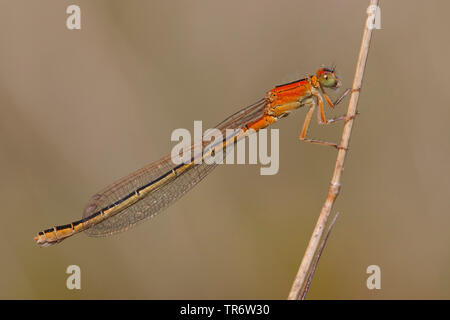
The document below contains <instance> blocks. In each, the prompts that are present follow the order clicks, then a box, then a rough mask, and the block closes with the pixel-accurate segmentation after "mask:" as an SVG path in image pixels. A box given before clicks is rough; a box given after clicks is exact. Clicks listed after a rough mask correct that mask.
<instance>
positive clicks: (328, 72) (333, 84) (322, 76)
mask: <svg viewBox="0 0 450 320" xmlns="http://www.w3.org/2000/svg"><path fill="white" fill-rule="evenodd" d="M317 79H318V80H319V82H320V84H321V85H322V87H325V88H331V89H337V88H339V87H340V86H341V81H340V80H339V78H338V77H337V75H336V73H335V72H334V67H333V68H332V69H329V68H320V69H319V70H317Z"/></svg>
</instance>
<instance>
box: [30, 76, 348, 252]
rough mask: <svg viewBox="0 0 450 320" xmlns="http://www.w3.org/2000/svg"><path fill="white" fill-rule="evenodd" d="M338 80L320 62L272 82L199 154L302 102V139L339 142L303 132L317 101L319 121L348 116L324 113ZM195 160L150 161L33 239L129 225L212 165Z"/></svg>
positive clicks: (50, 240) (55, 239) (44, 242)
mask: <svg viewBox="0 0 450 320" xmlns="http://www.w3.org/2000/svg"><path fill="white" fill-rule="evenodd" d="M340 85H341V82H340V80H339V79H338V77H337V76H336V73H335V70H334V68H333V69H329V68H320V69H319V70H318V71H317V72H316V74H315V75H312V76H310V75H308V76H307V77H306V78H304V79H300V80H296V81H293V82H290V83H287V84H283V85H279V86H276V87H275V88H273V89H272V90H270V91H268V92H267V94H266V96H265V97H264V98H263V99H261V100H259V101H257V102H256V103H254V104H252V105H250V106H248V107H246V108H244V109H242V110H240V111H238V112H236V113H235V114H233V115H232V116H230V117H228V118H227V119H226V120H225V121H223V122H221V123H220V124H219V125H217V126H216V128H217V129H218V130H220V131H221V132H222V133H225V131H226V129H234V132H236V134H234V135H233V136H231V137H230V136H228V137H227V136H225V138H224V139H223V141H219V142H218V143H217V144H215V145H214V146H213V147H212V148H211V147H210V148H208V149H207V150H206V149H205V150H203V152H201V154H200V155H198V157H203V158H205V157H208V156H211V155H212V154H213V153H215V152H217V151H218V150H224V149H226V146H227V145H228V144H230V143H235V142H236V141H238V140H239V139H242V138H244V137H245V136H247V135H248V134H249V133H250V132H253V130H254V131H258V130H260V129H262V128H266V127H268V126H269V125H271V124H273V123H274V122H276V121H278V120H279V119H281V118H284V117H286V116H287V115H289V113H290V112H291V111H293V110H295V109H298V108H300V107H309V110H308V112H307V115H306V118H305V120H304V123H303V127H302V130H301V132H300V139H301V140H303V141H307V142H311V143H316V144H322V145H328V146H332V147H336V148H338V146H337V145H336V144H334V143H330V142H326V141H320V140H314V139H308V138H306V134H307V131H308V127H309V124H310V121H311V118H312V116H313V113H314V110H316V108H317V107H318V108H317V121H318V122H319V123H320V124H330V123H333V122H336V121H338V120H345V119H346V117H345V116H342V117H338V118H335V119H330V120H326V119H325V113H324V100H325V101H326V103H327V104H328V105H329V106H330V108H333V107H334V106H335V105H336V104H338V103H339V102H340V101H341V100H342V99H343V98H344V97H345V96H346V95H347V94H348V93H349V92H350V89H347V90H346V91H345V92H344V94H343V95H342V96H341V97H340V98H339V99H338V100H336V101H335V102H334V103H333V102H332V101H331V100H330V98H329V97H328V95H327V94H326V92H325V91H324V88H331V89H337V88H339V87H340ZM193 147H194V146H192V147H191V148H193ZM202 147H204V146H203V145H202ZM224 153H225V152H224ZM195 160H196V159H195V158H194V157H192V158H191V160H190V161H188V163H182V164H179V165H176V164H174V163H173V161H172V160H171V156H170V155H169V156H166V157H164V158H162V159H160V160H158V161H156V162H153V163H151V164H149V165H147V166H145V167H144V168H142V169H140V170H138V171H136V172H134V173H132V174H130V175H129V176H127V177H125V178H122V179H121V180H119V181H117V182H115V183H113V184H112V185H110V186H108V187H107V188H105V189H103V190H102V191H100V192H98V193H96V194H95V195H94V196H93V197H92V198H91V200H90V201H89V203H88V204H87V206H86V208H85V210H84V212H83V217H82V219H81V220H78V221H75V222H72V223H70V224H66V225H61V226H56V227H53V228H50V229H47V230H44V231H42V232H39V233H38V235H37V236H36V237H35V238H34V239H35V240H36V242H37V244H39V245H41V246H49V245H52V244H55V243H59V242H61V241H62V240H64V239H66V238H68V237H70V236H72V235H74V234H76V233H79V232H82V231H85V232H86V233H87V234H88V235H90V236H105V235H111V234H114V233H117V232H121V231H125V230H128V228H130V227H131V226H133V225H135V224H136V223H138V222H140V221H143V220H144V219H146V218H150V217H153V216H155V215H156V214H157V213H158V212H160V211H161V210H162V209H164V208H166V207H168V206H169V205H171V204H172V203H174V202H175V201H176V200H177V199H179V198H180V197H181V196H182V195H183V194H185V193H186V192H187V191H189V190H190V189H191V188H192V187H194V186H195V185H196V184H197V183H198V182H199V181H200V180H202V179H203V178H204V177H205V176H206V175H207V174H208V173H209V172H211V170H212V169H213V168H215V166H216V165H215V164H207V163H205V162H204V161H203V162H200V163H199V162H198V161H195ZM197 160H198V159H197Z"/></svg>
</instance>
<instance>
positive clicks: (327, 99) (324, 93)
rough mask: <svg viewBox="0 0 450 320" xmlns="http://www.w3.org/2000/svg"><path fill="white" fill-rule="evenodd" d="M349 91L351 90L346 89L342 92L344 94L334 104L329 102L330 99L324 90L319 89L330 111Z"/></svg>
mask: <svg viewBox="0 0 450 320" xmlns="http://www.w3.org/2000/svg"><path fill="white" fill-rule="evenodd" d="M351 91H352V90H351V89H350V88H348V89H347V90H345V91H344V93H343V94H342V95H341V96H340V97H339V98H338V99H337V100H336V101H335V102H331V99H330V97H328V95H327V93H326V92H325V90H323V89H322V88H321V92H322V95H323V97H324V98H325V100H326V101H327V103H328V105H329V106H330V108H331V109H333V108H334V107H335V106H336V105H338V104H339V103H340V102H341V101H342V100H343V99H344V98H345V97H346V96H347V95H348V94H349V93H350V92H351Z"/></svg>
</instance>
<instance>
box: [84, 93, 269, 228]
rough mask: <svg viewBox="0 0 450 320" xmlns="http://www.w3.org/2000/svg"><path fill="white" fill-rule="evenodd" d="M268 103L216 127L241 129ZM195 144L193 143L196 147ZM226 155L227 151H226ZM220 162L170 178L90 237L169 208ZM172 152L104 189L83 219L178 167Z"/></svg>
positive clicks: (263, 103) (86, 210)
mask: <svg viewBox="0 0 450 320" xmlns="http://www.w3.org/2000/svg"><path fill="white" fill-rule="evenodd" d="M265 105H266V102H265V100H264V99H261V100H259V101H258V102H256V103H254V104H252V105H250V106H248V107H246V108H244V109H242V110H240V111H238V112H236V113H235V114H233V115H232V116H230V117H228V118H227V119H225V120H224V121H223V122H221V123H220V124H219V125H217V126H216V128H217V129H219V130H220V131H221V132H222V133H223V134H224V133H225V130H226V129H240V128H242V127H243V126H245V124H247V123H248V122H251V121H253V120H256V119H258V118H260V117H261V116H262V115H263V113H264V108H265ZM193 147H194V146H191V148H193ZM223 155H224V157H225V156H226V155H225V150H224V151H223ZM216 166H217V164H206V163H204V162H203V163H202V164H198V165H194V166H191V167H190V168H189V169H187V170H186V171H184V172H183V173H182V174H180V175H179V176H177V177H176V178H175V179H173V180H170V181H168V182H167V183H165V184H163V185H162V186H160V187H159V188H157V189H155V190H154V191H152V192H151V193H149V194H148V195H147V196H146V197H145V198H142V199H140V200H139V201H138V202H136V203H135V204H133V205H131V206H130V207H128V208H126V209H124V210H122V211H120V212H118V213H117V214H116V215H113V216H110V217H108V218H106V219H105V220H103V221H101V222H100V223H98V224H96V225H93V226H91V227H90V228H89V229H87V230H86V231H85V232H86V233H87V234H88V235H89V236H94V237H96V236H106V235H111V234H114V233H117V232H121V231H126V230H128V228H130V227H132V226H134V225H136V224H137V223H138V222H140V221H143V220H145V219H147V218H151V217H154V216H155V215H156V214H157V213H159V212H160V211H161V210H162V209H164V208H166V207H168V206H169V205H171V204H172V203H174V202H175V201H176V200H177V199H179V198H180V197H181V196H182V195H183V194H185V193H186V192H187V191H189V190H190V189H191V188H192V187H194V186H195V185H196V184H197V183H198V182H200V181H201V180H202V179H203V178H204V177H206V176H207V175H208V174H209V173H210V172H211V171H212V170H213V169H214V168H215V167H216ZM176 167H177V165H176V164H174V163H173V162H172V161H171V157H170V155H168V156H166V157H164V158H162V159H160V160H158V161H155V162H153V163H151V164H149V165H147V166H145V167H144V168H142V169H140V170H137V171H136V172H134V173H132V174H130V175H128V176H126V177H125V178H122V179H120V180H119V181H117V182H115V183H114V184H112V185H110V186H108V187H107V188H105V189H103V190H102V191H100V192H98V193H96V194H95V195H94V196H92V198H91V200H90V201H89V202H88V204H87V206H86V209H85V210H84V212H83V218H88V217H89V216H90V215H92V214H93V213H95V212H97V211H99V210H101V209H103V208H105V207H107V206H109V205H110V204H112V203H115V202H116V201H118V200H120V199H122V198H123V197H125V196H127V195H128V194H130V193H132V192H134V191H135V190H137V189H139V188H140V187H142V186H144V185H147V184H148V183H149V182H151V181H154V180H155V179H157V178H159V177H161V176H162V175H163V174H165V173H167V172H168V171H171V170H172V169H174V168H176Z"/></svg>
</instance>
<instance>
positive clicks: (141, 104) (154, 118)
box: [0, 0, 450, 299]
mask: <svg viewBox="0 0 450 320" xmlns="http://www.w3.org/2000/svg"><path fill="white" fill-rule="evenodd" d="M70 4H77V5H79V6H80V8H81V30H68V29H67V28H66V19H67V17H68V15H67V14H66V8H67V6H68V5H70ZM367 5H368V1H360V0H353V1H350V0H347V1H333V0H328V1H320V2H318V1H292V0H290V1H287V0H286V1H267V0H264V1H262V0H258V1H256V0H254V1H247V0H245V1H206V0H191V1H175V0H172V1H144V0H141V1H138V0H128V1H119V0H97V1H87V0H85V1H82V0H80V1H60V0H47V1H31V0H28V1H23V0H1V2H0V37H1V43H2V49H1V50H0V70H1V71H0V168H1V172H2V174H1V179H0V200H1V202H0V203H1V218H2V222H1V223H0V232H1V235H2V239H3V240H2V241H1V242H0V251H1V255H2V257H1V259H0V287H1V288H2V290H1V291H0V298H3V299H16V298H19V299H54V298H56V299H110V298H111V299H285V298H286V297H287V294H288V292H289V289H290V287H291V283H292V281H293V279H294V277H295V274H296V272H297V269H298V266H299V263H300V260H301V258H302V256H303V253H304V250H305V248H306V245H307V243H308V240H309V238H310V235H311V232H312V230H313V227H314V225H315V222H316V219H317V216H318V214H319V211H320V208H321V206H322V203H323V200H324V198H325V196H326V193H327V189H328V184H329V181H330V179H331V174H332V171H333V168H334V163H335V159H336V151H334V150H332V149H331V148H326V147H322V146H316V145H310V144H306V143H301V142H299V140H298V135H299V132H300V128H301V124H302V123H303V119H304V116H305V112H306V110H298V111H296V112H294V113H293V114H292V115H291V116H289V117H288V118H286V119H283V120H282V121H280V122H278V123H277V124H276V125H275V126H274V128H279V129H280V170H279V173H278V174H277V175H273V176H261V175H260V174H259V168H260V166H259V165H234V166H233V165H230V166H220V167H219V168H217V169H216V170H215V171H213V172H212V173H211V174H210V175H209V176H208V177H207V178H206V179H205V180H204V181H202V182H201V183H200V184H199V185H198V186H197V187H195V188H194V189H193V190H192V191H190V192H189V193H188V194H186V195H185V196H184V197H183V198H182V199H181V200H179V201H178V202H176V203H175V204H174V205H172V206H171V207H169V208H168V209H167V210H165V211H164V212H163V213H162V214H160V215H159V216H158V217H156V218H155V219H152V220H151V221H147V222H145V223H142V224H140V225H139V226H137V227H136V228H133V229H132V230H130V231H128V232H125V233H121V234H119V235H116V236H111V237H106V238H98V239H96V238H89V237H87V236H86V235H83V234H82V235H77V236H75V237H73V238H71V239H69V240H67V241H64V242H63V243H62V244H59V245H56V246H53V247H50V248H39V247H38V246H37V245H36V244H35V242H34V241H33V237H34V236H35V235H36V233H37V232H38V231H41V230H43V229H46V228H49V227H52V226H54V225H60V224H66V223H70V222H71V221H74V220H78V219H80V218H81V214H82V210H83V208H84V206H85V204H86V202H87V201H88V199H89V197H90V196H91V195H92V194H94V193H95V192H97V191H99V190H100V189H102V188H103V187H105V186H106V185H108V184H110V183H112V182H114V181H115V180H116V179H118V178H121V177H123V176H125V175H127V174H128V173H131V172H133V171H134V170H136V169H138V168H140V167H142V166H144V165H146V164H147V163H149V162H152V161H154V160H157V159H158V158H160V157H162V156H164V155H166V154H168V153H169V152H170V150H171V148H172V147H173V145H174V143H172V142H171V141H170V134H171V132H172V131H173V130H174V129H176V128H187V129H192V128H193V121H194V120H203V124H204V128H207V127H209V126H214V125H215V124H217V123H219V122H220V121H222V120H223V119H225V118H226V117H227V116H228V115H230V114H232V113H234V112H235V111H237V110H238V109H240V108H241V107H244V106H246V105H249V104H251V103H252V102H254V101H256V100H258V99H260V98H261V97H263V96H264V94H265V92H266V91H267V90H269V89H271V88H272V87H273V86H275V85H278V84H282V83H286V82H289V81H292V80H296V79H299V78H302V77H304V76H305V74H306V73H313V72H315V70H316V69H317V68H318V67H320V66H321V65H322V64H325V65H331V64H336V65H337V72H338V74H339V76H340V77H341V78H342V80H343V82H344V87H349V86H351V83H352V80H353V73H354V70H355V64H356V58H357V55H358V51H359V46H360V42H361V36H362V30H363V23H364V21H365V10H366V7H367ZM449 9H450V3H448V2H444V1H426V2H422V1H406V0H403V1H382V2H381V28H382V29H380V30H375V31H374V36H373V39H372V45H371V50H370V54H369V59H368V64H367V68H366V73H365V78H364V84H363V89H362V92H361V96H360V101H359V111H360V112H361V115H360V116H359V117H358V118H357V120H356V122H355V126H354V130H353V135H352V139H351V144H350V148H351V151H350V153H349V155H348V157H347V161H346V167H345V173H344V176H343V187H342V192H341V194H340V196H339V198H338V200H337V202H336V205H335V207H334V209H333V212H336V211H339V212H340V216H339V219H338V221H337V222H336V225H335V227H334V230H333V232H332V234H331V236H330V239H329V241H328V244H327V247H326V249H325V251H324V254H323V256H322V258H321V261H320V264H319V267H318V270H317V273H316V275H315V278H314V280H313V282H312V285H311V290H310V294H309V296H308V298H311V299H419V298H420V299H422V298H423V299H449V298H450V272H449V269H450V250H449V249H448V247H449V242H450V233H449V226H450V215H449V213H450V210H449V209H450V201H449V188H450V179H449V172H450V170H449V169H450V148H449V137H450V130H449V129H448V119H449V117H450V108H449V102H448V101H449V99H450V90H449V89H448V88H446V85H447V84H448V83H447V81H446V80H447V79H448V75H449V72H450V70H449V67H448V57H449V54H450V50H449V49H450V43H449V41H448V22H447V12H448V10H449ZM337 94H338V93H334V92H332V93H331V95H333V96H334V97H335V96H336V95H337ZM347 102H348V100H344V103H343V104H342V105H341V106H340V107H339V108H337V110H334V111H333V112H331V111H330V110H329V109H327V110H326V112H327V116H328V117H332V116H337V115H341V114H343V113H345V111H346V105H347ZM341 130H342V124H338V125H335V126H332V127H330V128H323V127H320V126H318V125H317V124H316V123H314V124H313V125H312V127H311V129H310V135H311V136H312V137H314V138H321V139H327V140H334V141H337V140H338V139H339V137H340V133H341ZM72 264H75V265H78V266H80V268H81V290H72V291H70V290H68V289H67V288H66V279H67V277H68V275H67V274H66V273H65V271H66V268H67V266H69V265H72ZM369 265H378V266H380V268H381V290H368V289H367V287H366V280H367V277H368V276H369V275H368V274H366V268H367V267H368V266H369Z"/></svg>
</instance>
